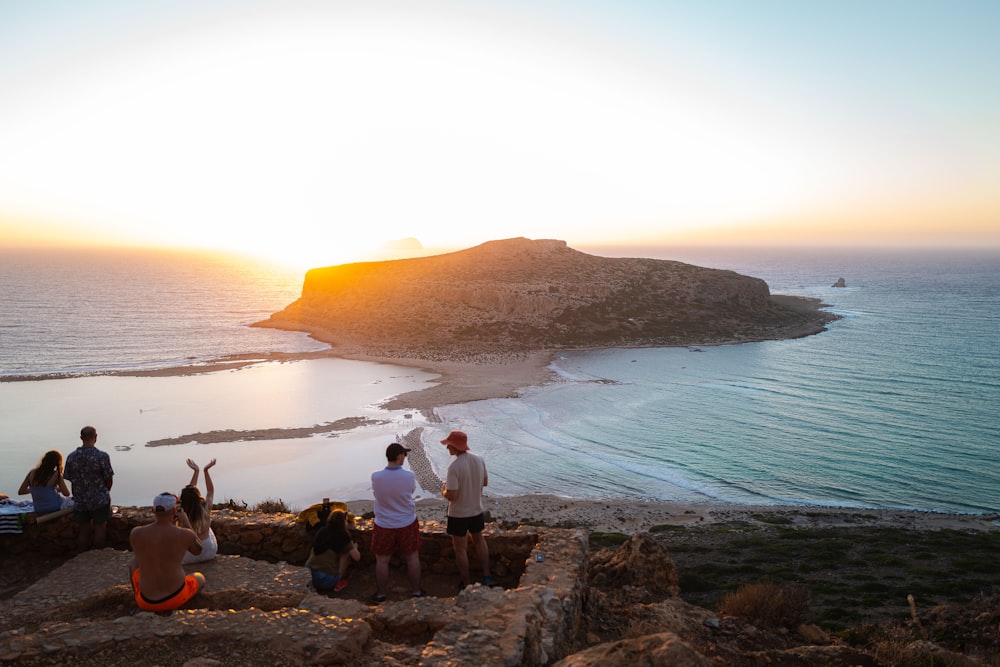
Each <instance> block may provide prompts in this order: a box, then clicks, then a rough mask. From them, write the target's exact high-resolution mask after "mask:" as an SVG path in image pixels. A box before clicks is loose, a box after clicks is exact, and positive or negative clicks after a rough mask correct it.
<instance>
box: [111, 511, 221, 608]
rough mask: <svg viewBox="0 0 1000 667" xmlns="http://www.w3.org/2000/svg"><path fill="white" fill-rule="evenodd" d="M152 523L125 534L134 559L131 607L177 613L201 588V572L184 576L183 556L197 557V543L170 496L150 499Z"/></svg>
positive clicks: (198, 547)
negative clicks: (127, 534) (133, 593)
mask: <svg viewBox="0 0 1000 667" xmlns="http://www.w3.org/2000/svg"><path fill="white" fill-rule="evenodd" d="M153 516H154V517H155V520H154V522H153V523H149V524H146V525H145V526H137V527H135V528H133V529H132V532H131V533H130V534H129V538H128V540H129V544H131V545H132V552H133V554H135V555H134V557H133V558H132V562H131V563H130V564H129V570H130V578H131V579H132V589H133V590H134V591H135V603H136V605H138V607H139V609H142V610H144V611H155V612H167V611H172V610H174V609H179V608H180V607H182V606H183V605H184V604H185V603H186V602H187V601H188V600H190V599H191V598H193V597H194V596H195V595H197V594H198V592H199V591H200V590H201V589H202V588H204V586H205V577H204V575H202V573H201V572H195V573H194V574H187V575H186V574H185V572H184V568H183V567H182V566H181V560H182V559H183V558H184V554H185V553H187V552H190V553H192V554H194V555H196V556H197V555H198V554H200V553H201V541H200V540H199V539H198V536H197V535H195V534H194V531H193V530H191V529H190V528H184V527H181V526H178V525H176V524H175V522H176V521H180V523H181V525H182V526H183V525H185V524H186V525H188V526H190V522H189V521H188V520H187V517H186V516H185V515H184V510H183V509H182V508H181V506H180V502H179V501H178V499H177V496H175V495H174V494H172V493H167V492H164V493H161V494H160V495H158V496H156V498H154V499H153Z"/></svg>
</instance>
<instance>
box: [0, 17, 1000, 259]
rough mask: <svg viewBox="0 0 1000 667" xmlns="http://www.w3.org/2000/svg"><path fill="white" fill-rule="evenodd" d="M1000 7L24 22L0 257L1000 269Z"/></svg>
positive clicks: (5, 120)
mask: <svg viewBox="0 0 1000 667" xmlns="http://www.w3.org/2000/svg"><path fill="white" fill-rule="evenodd" d="M998 34H1000V2H997V1H996V0H983V1H975V0H955V1H953V2H944V1H941V0H934V1H925V0H905V1H904V0H809V1H802V0H683V1H671V0H657V1H649V2H639V1H634V0H572V1H570V0H566V1H558V0H541V1H535V2H519V1H517V0H504V1H499V0H498V1H496V2H483V1H476V0H463V1H456V2H436V1H434V0H425V1H420V2H417V1H413V2H390V1H380V0H359V1H357V2H337V1H335V0H322V1H315V2H310V1H305V0H280V1H270V0H259V1H255V0H238V1H237V0H233V1H231V2H230V1H227V0H171V2H143V1H140V0H90V1H85V0H48V1H46V0H2V1H0V244H4V245H8V244H9V245H16V244H24V243H36V242H45V243H49V242H58V243H97V244H107V243H115V244H143V245H146V244H148V245H171V246H199V247H210V248H222V249H229V250H236V251H249V252H259V253H264V254H270V255H271V256H272V257H278V258H287V259H292V260H295V261H297V262H300V263H302V264H305V265H314V264H317V263H332V262H335V261H348V260H349V259H351V255H350V253H351V252H353V251H355V250H357V249H359V248H363V247H367V246H370V245H372V244H376V243H378V242H381V241H385V240H389V239H397V238H401V237H409V236H413V237H416V238H418V239H420V241H421V242H423V243H424V245H426V246H432V247H446V246H450V247H457V246H468V245H473V244H476V243H480V242H482V241H486V240H490V239H495V238H506V237H511V236H527V237H530V238H559V239H564V240H566V241H568V242H569V243H570V245H579V244H593V243H598V242H621V243H629V244H635V243H642V242H650V243H654V242H656V243H659V242H679V243H690V242H695V241H698V242H706V241H707V242H719V243H730V244H733V243H737V244H741V243H797V244H800V243H826V244H838V245H844V244H856V243H879V244H883V243H932V244H952V245H953V244H975V245H982V244H986V243H988V244H992V245H1000V39H997V35H998Z"/></svg>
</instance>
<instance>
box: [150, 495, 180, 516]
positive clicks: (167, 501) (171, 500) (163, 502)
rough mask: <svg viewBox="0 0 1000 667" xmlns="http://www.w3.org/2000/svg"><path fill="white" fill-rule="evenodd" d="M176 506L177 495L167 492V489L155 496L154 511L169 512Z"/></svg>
mask: <svg viewBox="0 0 1000 667" xmlns="http://www.w3.org/2000/svg"><path fill="white" fill-rule="evenodd" d="M176 506H177V496H175V495H174V494H172V493H167V492H166V491H164V492H163V493H161V494H160V495H158V496H156V497H155V498H153V511H154V512H169V511H170V510H172V509H173V508H174V507H176Z"/></svg>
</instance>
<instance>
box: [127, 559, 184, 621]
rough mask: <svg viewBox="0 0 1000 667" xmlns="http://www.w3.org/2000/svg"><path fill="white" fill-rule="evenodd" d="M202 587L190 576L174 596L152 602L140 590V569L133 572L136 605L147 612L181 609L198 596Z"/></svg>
mask: <svg viewBox="0 0 1000 667" xmlns="http://www.w3.org/2000/svg"><path fill="white" fill-rule="evenodd" d="M200 588H201V586H200V584H199V583H198V579H197V578H196V577H195V576H194V575H193V574H189V575H187V576H186V577H184V583H183V584H182V585H181V587H180V589H179V590H178V591H177V592H176V593H174V594H173V595H168V596H167V597H165V598H163V599H162V600H150V599H149V598H147V597H146V596H145V595H143V594H142V591H140V590H139V568H136V569H135V570H133V571H132V590H134V591H135V603H136V605H138V606H139V609H143V610H145V611H172V610H174V609H180V608H181V607H182V606H184V603H185V602H187V601H188V600H190V599H191V598H193V597H194V596H195V595H197V594H198V591H199V590H200Z"/></svg>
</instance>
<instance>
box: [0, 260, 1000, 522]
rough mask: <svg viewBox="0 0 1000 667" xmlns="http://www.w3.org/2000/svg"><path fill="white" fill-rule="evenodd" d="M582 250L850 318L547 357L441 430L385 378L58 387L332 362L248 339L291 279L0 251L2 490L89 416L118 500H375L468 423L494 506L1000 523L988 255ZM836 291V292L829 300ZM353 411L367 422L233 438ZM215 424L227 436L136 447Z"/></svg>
mask: <svg viewBox="0 0 1000 667" xmlns="http://www.w3.org/2000/svg"><path fill="white" fill-rule="evenodd" d="M579 249H581V250H584V251H586V252H592V253H593V254H601V255H607V256H644V257H659V258H664V259H677V260H681V261H686V262H689V263H692V264H698V265H701V266H711V267H716V268H726V269H733V270H735V271H738V272H740V273H744V274H747V275H752V276H756V277H759V278H763V279H764V280H766V281H767V282H768V284H769V286H770V288H771V291H772V293H780V294H794V295H801V296H809V297H816V298H820V299H822V300H823V301H824V302H825V303H827V304H829V306H828V307H829V309H830V310H831V311H833V312H835V313H837V314H838V315H840V316H841V319H839V320H838V321H836V322H834V323H832V324H831V325H830V326H829V329H828V330H827V331H825V332H823V333H821V334H818V335H815V336H809V337H806V338H801V339H796V340H786V341H769V342H762V343H750V344H742V345H731V346H718V347H707V346H700V347H692V348H648V349H639V350H615V349H611V350H592V351H577V352H564V353H560V354H558V355H556V357H555V358H554V361H553V370H554V371H555V372H556V373H557V375H558V377H559V378H560V379H559V380H558V381H556V382H553V383H551V384H548V385H546V386H543V387H535V388H530V389H527V390H526V391H525V392H524V395H523V396H522V397H520V398H518V399H502V400H501V399H497V400H488V401H479V402H475V403H468V404H460V405H452V406H441V407H440V408H439V409H438V410H437V413H438V416H439V417H441V418H442V420H443V421H442V423H437V422H435V421H433V420H431V421H426V420H424V419H423V417H422V416H421V415H419V414H409V413H404V412H392V411H384V410H381V409H380V408H378V403H379V402H380V401H381V400H384V399H385V398H387V397H388V396H391V395H393V394H395V393H400V392H402V391H410V390H412V389H414V388H420V387H423V386H429V384H428V383H431V382H433V380H434V376H433V375H432V374H429V373H425V372H423V371H418V370H415V369H406V368H401V367H398V366H392V365H380V364H368V363H364V362H353V361H346V360H316V361H304V362H296V363H291V364H273V363H266V364H259V365H258V366H255V367H251V368H248V369H244V370H243V371H227V372H225V373H213V374H203V375H196V376H187V377H172V378H147V377H143V378H117V377H112V378H109V377H79V378H72V379H49V378H50V376H49V375H48V374H51V373H60V372H70V373H76V374H80V373H86V372H92V371H96V370H102V369H115V370H122V369H148V368H157V367H168V366H173V365H183V364H188V363H192V362H198V361H202V360H206V359H211V358H214V357H217V356H222V355H226V354H239V353H247V354H254V353H261V352H268V351H274V350H284V351H297V350H310V349H322V348H323V347H325V346H323V345H320V344H318V343H316V342H315V341H312V340H310V339H309V338H308V337H306V336H304V335H302V334H294V333H287V332H279V331H273V330H267V329H251V328H249V327H247V326H246V325H247V324H249V323H250V322H252V321H255V320H259V319H263V318H264V317H266V315H267V314H269V313H270V312H273V311H274V310H278V309H280V308H281V307H283V306H284V305H286V304H287V303H289V302H290V301H292V300H293V299H294V298H296V297H297V296H298V291H299V289H300V287H301V276H295V275H290V274H288V273H287V272H281V271H277V270H273V269H269V268H268V267H264V266H260V265H255V264H253V263H251V262H248V261H246V260H236V259H228V260H224V261H223V260H214V259H213V260H211V261H209V259H208V258H206V257H204V256H194V255H179V254H167V253H146V254H144V255H142V256H141V257H140V258H138V259H137V258H136V256H134V255H129V254H127V253H125V252H123V251H118V252H110V251H108V252H104V253H82V254H81V253H56V255H58V257H56V256H54V255H53V253H45V252H32V253H23V252H22V253H18V254H14V253H12V251H0V286H2V291H0V312H2V313H3V314H4V315H3V321H2V322H0V379H3V378H4V377H7V378H9V377H11V376H15V375H25V374H28V375H32V376H34V377H35V378H37V379H34V380H29V381H20V382H0V422H2V423H3V424H4V428H3V429H2V430H0V451H2V452H4V454H5V458H4V465H3V466H2V468H0V490H3V491H5V492H7V493H10V492H11V491H12V490H15V491H16V489H12V488H11V487H12V486H14V487H16V485H17V484H19V483H20V480H21V478H23V476H24V473H25V472H27V469H28V468H30V467H31V465H33V464H34V462H35V461H36V460H37V458H38V456H39V455H40V454H41V453H42V452H43V451H44V449H46V448H49V447H57V448H60V449H62V451H63V452H64V453H66V452H68V451H69V450H70V449H71V448H72V447H74V446H75V444H76V434H77V432H78V431H79V427H80V426H82V425H83V423H89V422H97V423H95V425H96V426H97V427H98V430H99V432H100V433H101V440H100V441H99V445H100V446H103V447H104V448H105V449H108V450H109V451H110V452H111V454H112V459H113V462H114V464H115V466H116V471H117V472H118V477H119V478H121V483H120V484H119V480H116V487H115V494H114V499H115V502H116V503H118V504H144V503H146V502H148V500H147V499H146V498H147V496H150V497H151V495H152V494H151V493H150V491H159V490H162V489H160V488H159V487H160V486H164V488H171V487H172V486H179V485H180V484H183V482H184V481H185V480H184V479H183V478H184V476H185V473H184V471H185V470H186V468H185V467H184V463H183V462H184V459H185V458H187V457H188V456H193V457H195V458H197V459H206V458H207V457H217V458H218V459H219V461H220V463H219V466H218V467H217V469H216V470H217V473H218V475H217V476H218V477H219V478H220V479H219V484H220V487H222V488H220V489H219V492H218V494H217V495H218V496H220V497H225V498H228V497H233V498H239V499H243V500H247V501H250V502H254V501H256V500H260V499H264V498H278V497H280V498H282V499H284V500H286V501H288V502H290V503H291V504H293V505H304V504H307V503H308V502H312V501H313V499H315V498H317V497H322V496H330V497H340V498H344V499H353V498H364V497H370V491H368V484H367V482H368V479H367V476H368V474H369V473H370V471H371V470H374V469H376V468H377V467H380V466H381V465H383V464H384V457H383V456H382V453H383V451H384V446H385V443H386V442H387V441H388V440H391V439H392V437H394V436H395V435H398V434H400V433H404V432H406V431H407V430H409V429H410V428H413V427H416V426H423V427H425V429H426V431H425V433H424V440H425V443H426V444H427V449H428V454H429V456H430V458H431V461H432V464H433V465H434V467H435V468H437V469H438V470H439V471H441V470H443V469H444V467H446V466H447V463H448V461H447V454H446V452H444V451H443V448H441V447H440V445H437V444H436V443H437V440H438V439H440V438H441V437H443V435H444V433H446V432H447V430H449V429H450V428H463V429H465V430H466V431H468V432H469V434H470V438H471V443H472V445H473V448H474V449H475V450H477V451H479V452H480V453H482V454H483V455H484V456H485V457H486V459H487V464H488V465H489V469H490V480H491V485H490V490H491V492H492V493H493V494H497V495H514V494H521V493H553V494H557V495H563V496H566V497H571V498H609V499H623V500H628V499H644V500H684V501H706V502H726V503H748V504H796V505H802V504H805V505H810V504H816V505H833V506H844V507H858V508H882V507H890V508H912V509H923V510H934V511H948V512H972V513H992V512H998V511H1000V457H998V453H1000V416H998V415H1000V249H991V250H990V249H988V250H962V251H960V250H934V251H930V250H903V249H894V250H873V249H867V250H859V249H831V248H826V249H694V248H642V249H628V248H617V249H606V248H605V249H601V248H579ZM840 277H843V278H844V279H845V281H846V283H847V287H846V288H833V287H831V285H832V284H833V283H834V282H835V281H836V280H837V278H840ZM350 416H365V417H368V418H369V419H370V420H371V421H370V422H369V425H367V426H364V427H360V428H356V429H353V430H351V431H349V432H345V433H337V434H326V435H318V436H311V437H306V438H293V439H287V438H283V439H274V440H262V441H254V442H244V441H241V440H240V439H239V436H238V433H239V432H242V431H246V430H254V429H265V428H289V427H305V426H312V425H314V424H319V423H324V422H328V421H333V420H336V419H339V418H341V417H350ZM226 429H231V430H233V431H234V432H235V433H236V434H237V435H234V437H233V439H232V441H228V442H220V443H216V444H212V445H199V444H183V445H175V446H170V447H156V448H149V447H145V446H144V444H145V442H148V441H150V440H153V439H157V438H165V437H177V436H180V435H184V434H190V433H199V432H207V431H213V430H226ZM126 447H127V449H125V448H126ZM119 448H121V449H119ZM175 468H176V470H175Z"/></svg>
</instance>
